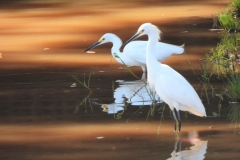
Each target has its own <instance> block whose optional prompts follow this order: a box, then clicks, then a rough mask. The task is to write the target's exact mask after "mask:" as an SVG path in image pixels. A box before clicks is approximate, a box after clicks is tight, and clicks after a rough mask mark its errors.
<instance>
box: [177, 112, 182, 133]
mask: <svg viewBox="0 0 240 160" xmlns="http://www.w3.org/2000/svg"><path fill="white" fill-rule="evenodd" d="M177 120H178V132H180V131H181V126H182V123H181V119H180V113H179V111H177Z"/></svg>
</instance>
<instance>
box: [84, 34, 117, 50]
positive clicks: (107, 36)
mask: <svg viewBox="0 0 240 160" xmlns="http://www.w3.org/2000/svg"><path fill="white" fill-rule="evenodd" d="M113 36H115V35H114V34H112V33H106V34H104V35H103V36H102V37H101V38H100V39H99V40H98V41H97V42H96V43H94V44H93V45H91V46H90V47H88V48H87V49H86V50H85V51H84V52H87V51H89V50H91V49H92V48H95V47H97V46H99V45H101V44H104V43H107V42H112V37H113Z"/></svg>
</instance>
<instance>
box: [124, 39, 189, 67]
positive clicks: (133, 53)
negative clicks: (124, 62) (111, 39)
mask: <svg viewBox="0 0 240 160" xmlns="http://www.w3.org/2000/svg"><path fill="white" fill-rule="evenodd" d="M147 43H148V42H147V41H132V42H130V43H128V44H127V45H126V46H125V47H124V49H123V52H124V53H126V54H128V55H129V56H130V57H131V58H133V59H135V60H137V61H139V62H141V63H144V64H146V48H147ZM183 52H184V48H183V46H176V45H172V44H168V43H163V42H158V43H157V44H156V45H155V56H156V58H157V60H158V61H160V62H162V61H163V60H165V59H167V58H168V57H170V56H171V55H172V54H182V53H183Z"/></svg>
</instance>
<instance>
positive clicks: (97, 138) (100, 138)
mask: <svg viewBox="0 0 240 160" xmlns="http://www.w3.org/2000/svg"><path fill="white" fill-rule="evenodd" d="M95 138H97V139H103V138H105V137H101V136H99V137H95Z"/></svg>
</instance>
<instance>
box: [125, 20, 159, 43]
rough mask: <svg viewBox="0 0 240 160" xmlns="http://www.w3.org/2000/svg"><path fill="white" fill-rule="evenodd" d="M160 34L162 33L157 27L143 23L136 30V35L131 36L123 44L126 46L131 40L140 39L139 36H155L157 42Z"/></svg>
mask: <svg viewBox="0 0 240 160" xmlns="http://www.w3.org/2000/svg"><path fill="white" fill-rule="evenodd" d="M161 33H162V32H161V31H160V30H159V29H158V27H157V26H155V25H153V24H151V23H144V24H142V25H141V26H140V27H139V28H138V31H137V33H136V34H135V35H134V36H132V37H131V38H130V39H129V40H128V41H127V42H126V43H125V45H126V44H128V43H129V42H131V41H132V40H134V39H136V38H138V37H141V36H143V35H149V34H155V35H157V36H158V37H157V38H158V40H159V39H160V34H161Z"/></svg>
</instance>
